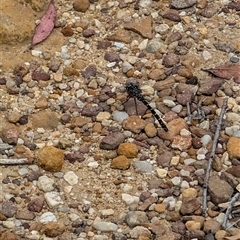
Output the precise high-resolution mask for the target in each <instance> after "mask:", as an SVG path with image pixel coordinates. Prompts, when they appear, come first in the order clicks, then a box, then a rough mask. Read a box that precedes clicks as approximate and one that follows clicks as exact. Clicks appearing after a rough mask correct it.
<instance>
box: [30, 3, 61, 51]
mask: <svg viewBox="0 0 240 240" xmlns="http://www.w3.org/2000/svg"><path fill="white" fill-rule="evenodd" d="M56 15H57V10H56V7H55V5H54V1H53V0H51V1H50V3H49V6H48V9H47V11H46V12H45V14H44V15H43V16H42V18H41V19H40V20H41V22H40V23H39V24H38V25H37V26H36V28H35V33H34V36H33V39H32V43H31V45H30V47H29V49H31V48H33V46H34V45H36V44H38V43H40V42H42V41H43V40H45V39H46V38H47V37H48V36H49V35H50V33H51V32H52V30H53V28H54V23H55V19H56Z"/></svg>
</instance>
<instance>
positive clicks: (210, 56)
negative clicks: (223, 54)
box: [202, 50, 212, 61]
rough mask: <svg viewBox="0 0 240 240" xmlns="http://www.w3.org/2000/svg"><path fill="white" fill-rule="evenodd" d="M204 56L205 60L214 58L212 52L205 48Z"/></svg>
mask: <svg viewBox="0 0 240 240" xmlns="http://www.w3.org/2000/svg"><path fill="white" fill-rule="evenodd" d="M202 56H203V59H204V60H205V61H208V60H210V59H212V54H211V53H210V52H209V51H207V50H203V53H202Z"/></svg>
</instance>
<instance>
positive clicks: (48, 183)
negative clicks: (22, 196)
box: [37, 176, 54, 192]
mask: <svg viewBox="0 0 240 240" xmlns="http://www.w3.org/2000/svg"><path fill="white" fill-rule="evenodd" d="M53 184H54V180H53V179H51V178H49V177H47V176H41V177H39V178H38V182H37V186H38V188H39V189H41V190H43V191H44V192H50V191H52V190H53V189H54V186H53Z"/></svg>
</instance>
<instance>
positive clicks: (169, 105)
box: [163, 99, 176, 108]
mask: <svg viewBox="0 0 240 240" xmlns="http://www.w3.org/2000/svg"><path fill="white" fill-rule="evenodd" d="M163 104H165V105H166V106H167V107H170V108H171V107H174V106H176V103H175V102H174V101H173V100H170V99H164V100H163Z"/></svg>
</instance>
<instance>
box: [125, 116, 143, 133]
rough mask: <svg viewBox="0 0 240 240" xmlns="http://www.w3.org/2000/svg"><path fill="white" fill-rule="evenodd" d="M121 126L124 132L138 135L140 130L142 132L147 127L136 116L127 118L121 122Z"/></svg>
mask: <svg viewBox="0 0 240 240" xmlns="http://www.w3.org/2000/svg"><path fill="white" fill-rule="evenodd" d="M122 125H123V128H124V129H125V130H129V131H132V132H134V133H140V132H141V130H143V129H144V128H145V126H146V125H147V122H145V121H144V120H142V119H141V118H139V117H138V116H130V117H129V118H127V119H125V120H123V122H122Z"/></svg>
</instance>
